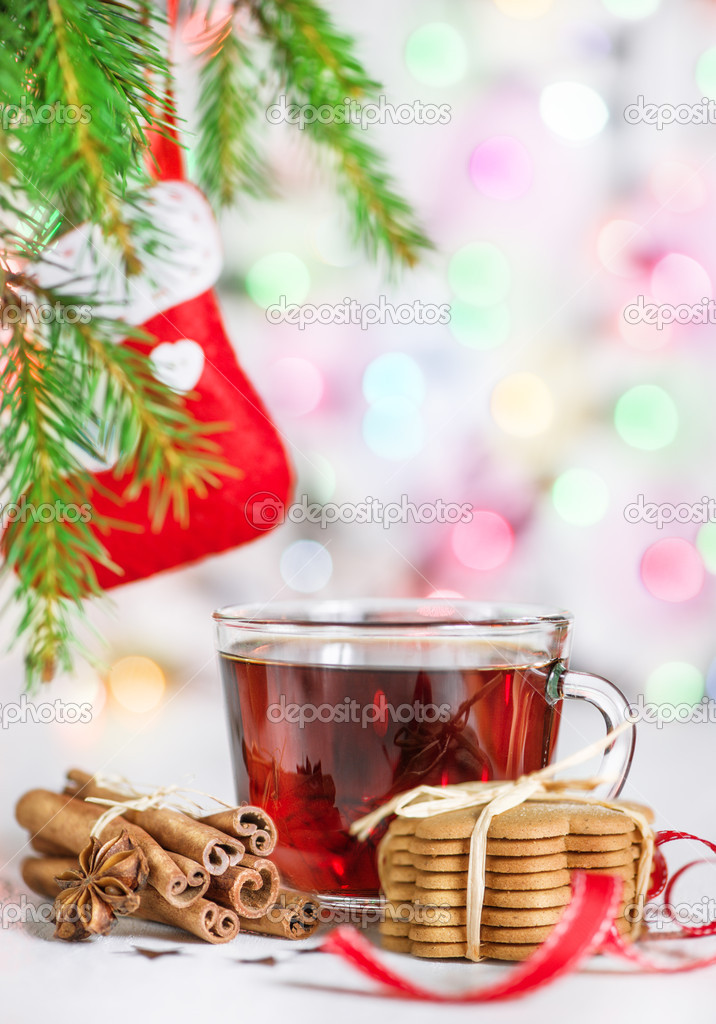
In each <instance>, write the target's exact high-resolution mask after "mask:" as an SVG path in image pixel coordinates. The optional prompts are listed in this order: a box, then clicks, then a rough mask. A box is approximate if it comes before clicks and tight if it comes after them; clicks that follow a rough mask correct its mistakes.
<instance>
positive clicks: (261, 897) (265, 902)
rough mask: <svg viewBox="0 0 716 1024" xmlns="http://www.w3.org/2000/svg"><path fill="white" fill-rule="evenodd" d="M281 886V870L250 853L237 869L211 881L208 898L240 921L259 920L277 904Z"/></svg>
mask: <svg viewBox="0 0 716 1024" xmlns="http://www.w3.org/2000/svg"><path fill="white" fill-rule="evenodd" d="M280 885H281V879H280V878H279V874H278V868H277V867H276V865H275V864H274V863H273V862H272V861H270V860H265V859H264V858H263V857H252V856H251V854H248V853H247V854H246V856H245V857H244V859H243V861H242V862H241V864H239V865H238V866H237V867H232V868H229V869H228V871H225V872H224V874H223V875H219V876H214V877H213V878H212V879H211V883H210V885H209V888H208V890H207V896H208V898H209V899H211V900H215V902H216V903H219V904H221V906H222V907H229V908H230V909H231V910H234V911H235V912H236V913H237V914H238V915H239V917H242V918H259V917H263V916H264V914H265V913H266V911H267V910H268V909H269V907H271V906H272V905H273V904H274V903H275V902H276V897H277V896H278V891H279V887H280Z"/></svg>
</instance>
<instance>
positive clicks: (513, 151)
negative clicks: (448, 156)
mask: <svg viewBox="0 0 716 1024" xmlns="http://www.w3.org/2000/svg"><path fill="white" fill-rule="evenodd" d="M469 172H470V177H471V178H472V183H473V185H474V186H475V188H476V189H478V191H480V192H482V194H483V195H485V196H488V197H489V198H490V199H517V198H518V197H519V196H523V195H524V194H525V192H527V190H528V189H529V187H530V185H531V184H532V159H531V157H530V154H529V152H528V151H527V149H526V147H525V146H524V145H523V144H522V143H521V142H520V141H519V139H515V138H514V137H513V136H512V135H495V136H493V137H492V138H491V139H485V141H484V142H481V143H480V144H479V145H478V146H476V147H475V149H474V150H473V151H472V156H471V157H470V165H469Z"/></svg>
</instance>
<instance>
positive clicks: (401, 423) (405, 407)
mask: <svg viewBox="0 0 716 1024" xmlns="http://www.w3.org/2000/svg"><path fill="white" fill-rule="evenodd" d="M363 439H364V441H365V443H366V444H367V445H368V447H369V448H370V450H371V451H372V452H375V454H376V455H380V457H381V458H383V459H390V460H392V461H395V462H401V461H403V460H404V459H411V458H412V457H413V456H414V455H417V454H418V453H419V452H420V451H421V450H422V447H423V443H424V427H423V420H422V417H421V415H420V410H419V409H418V407H417V406H416V405H415V403H414V402H411V401H410V400H409V399H408V398H381V399H379V400H378V401H377V402H373V404H372V405H371V406H370V408H369V409H368V410H367V411H366V413H365V416H364V417H363Z"/></svg>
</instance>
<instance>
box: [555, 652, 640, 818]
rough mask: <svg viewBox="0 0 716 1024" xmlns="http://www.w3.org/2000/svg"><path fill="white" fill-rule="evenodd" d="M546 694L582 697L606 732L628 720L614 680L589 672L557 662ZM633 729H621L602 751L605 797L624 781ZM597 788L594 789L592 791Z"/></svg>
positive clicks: (616, 792)
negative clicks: (597, 713)
mask: <svg viewBox="0 0 716 1024" xmlns="http://www.w3.org/2000/svg"><path fill="white" fill-rule="evenodd" d="M547 692H548V696H549V698H550V699H551V700H552V701H553V702H555V703H556V702H557V701H561V700H586V701H587V702H588V703H589V704H593V705H594V707H595V708H597V709H598V710H599V711H601V713H602V718H603V719H604V724H605V725H606V727H607V732H611V730H612V729H616V727H617V726H618V725H621V724H622V722H625V721H629V720H630V719H629V704H628V702H627V699H626V697H625V696H624V694H623V693H622V692H621V690H620V689H618V687H616V686H615V685H614V683H610V682H609V680H608V679H603V678H602V676H595V675H592V673H591V672H573V671H572V670H571V669H568V668H566V667H565V665H563V664H562V663H561V662H559V663H558V664H557V665H556V666H555V668H554V669H553V671H552V674H551V675H550V678H549V682H548V684H547ZM635 742H636V729H635V728H634V726H633V725H632V727H631V729H625V730H624V732H622V733H620V735H619V736H617V738H616V739H615V740H614V742H613V743H612V744H611V745H610V746H609V747H607V749H606V750H605V751H604V756H603V758H602V763H601V766H600V770H599V775H604V776H605V777H607V778H610V779H613V780H614V781H613V782H612V783H611V785H610V786H609V788H608V790H607V794H606V795H607V797H608V798H611V797H616V796H619V794H620V792H621V790H622V787H623V785H624V783H625V781H626V777H627V774H628V773H629V768H630V767H631V762H632V758H633V756H634V744H635ZM596 792H598V790H597V791H596Z"/></svg>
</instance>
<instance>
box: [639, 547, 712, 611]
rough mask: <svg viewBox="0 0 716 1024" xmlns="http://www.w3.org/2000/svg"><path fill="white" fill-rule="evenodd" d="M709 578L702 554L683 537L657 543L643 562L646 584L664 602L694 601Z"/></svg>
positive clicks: (642, 570) (645, 553) (649, 549)
mask: <svg viewBox="0 0 716 1024" xmlns="http://www.w3.org/2000/svg"><path fill="white" fill-rule="evenodd" d="M705 575H706V574H705V570H704V563H703V561H702V559H701V556H700V554H699V553H698V551H697V550H696V548H695V547H694V546H693V544H689V542H688V541H687V540H683V539H682V538H681V537H665V538H664V539H663V540H657V541H656V542H655V543H654V544H652V545H651V546H650V547H648V548H647V549H646V551H645V552H644V555H643V557H642V560H641V579H642V582H643V584H644V586H645V587H646V589H647V590H648V591H649V593H650V594H651V595H652V597H657V598H659V600H660V601H671V602H673V603H677V602H680V601H690V600H691V598H692V597H696V595H697V594H698V593H699V592H700V590H701V588H702V587H703V585H704V578H705Z"/></svg>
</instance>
